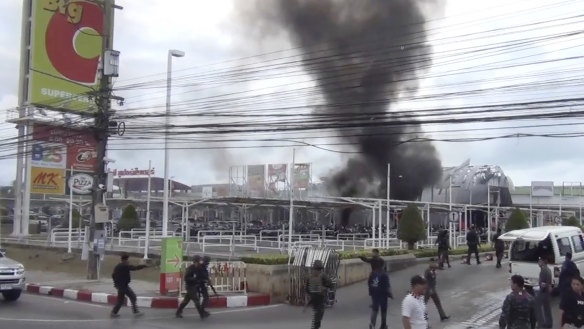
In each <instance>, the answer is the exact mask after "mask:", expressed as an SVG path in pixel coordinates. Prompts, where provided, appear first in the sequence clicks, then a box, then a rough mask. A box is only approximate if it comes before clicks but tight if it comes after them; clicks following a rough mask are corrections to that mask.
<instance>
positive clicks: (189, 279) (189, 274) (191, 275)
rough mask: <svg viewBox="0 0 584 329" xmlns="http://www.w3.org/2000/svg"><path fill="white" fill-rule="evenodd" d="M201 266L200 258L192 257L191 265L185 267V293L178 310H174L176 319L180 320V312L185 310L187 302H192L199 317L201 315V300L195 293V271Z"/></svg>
mask: <svg viewBox="0 0 584 329" xmlns="http://www.w3.org/2000/svg"><path fill="white" fill-rule="evenodd" d="M200 266H201V256H198V255H197V256H194V257H193V263H192V264H191V265H190V266H189V267H187V270H186V273H185V278H184V280H185V284H186V288H187V293H186V295H185V298H184V299H183V301H182V303H181V304H180V306H179V307H178V309H177V310H176V317H177V318H182V312H183V310H184V309H185V307H186V306H187V305H188V304H189V302H190V301H191V300H192V301H193V302H194V303H195V306H196V307H197V311H198V312H199V315H200V316H201V317H203V316H202V313H201V300H200V298H199V294H198V293H197V284H196V283H197V271H198V269H199V267H200Z"/></svg>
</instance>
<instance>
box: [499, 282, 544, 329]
mask: <svg viewBox="0 0 584 329" xmlns="http://www.w3.org/2000/svg"><path fill="white" fill-rule="evenodd" d="M524 285H525V281H524V280H523V277H522V276H521V275H513V276H512V277H511V290H512V291H511V293H510V294H509V295H507V297H506V298H505V301H504V302H503V308H502V312H501V317H500V318H499V327H500V328H507V329H535V325H536V322H537V320H536V315H535V300H534V299H533V297H532V296H531V295H530V294H529V293H527V291H525V288H524Z"/></svg>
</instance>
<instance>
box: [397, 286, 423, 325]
mask: <svg viewBox="0 0 584 329" xmlns="http://www.w3.org/2000/svg"><path fill="white" fill-rule="evenodd" d="M411 285H412V291H411V292H410V293H409V294H407V295H406V297H405V298H404V300H403V302H402V321H403V324H404V329H428V314H427V313H426V303H425V302H424V294H425V293H426V289H427V287H428V286H427V283H426V280H425V279H424V278H423V277H421V276H419V275H416V276H414V277H412V280H411Z"/></svg>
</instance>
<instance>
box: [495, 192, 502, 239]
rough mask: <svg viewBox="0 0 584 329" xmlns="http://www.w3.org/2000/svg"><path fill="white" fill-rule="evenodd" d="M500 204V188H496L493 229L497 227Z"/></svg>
mask: <svg viewBox="0 0 584 329" xmlns="http://www.w3.org/2000/svg"><path fill="white" fill-rule="evenodd" d="M500 206H501V190H497V208H496V210H495V230H498V229H499V207H500Z"/></svg>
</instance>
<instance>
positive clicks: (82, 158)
mask: <svg viewBox="0 0 584 329" xmlns="http://www.w3.org/2000/svg"><path fill="white" fill-rule="evenodd" d="M32 138H33V142H32V153H31V183H30V184H31V193H39V194H56V195H64V194H69V186H72V189H73V194H77V195H89V194H91V187H92V185H93V172H94V169H95V165H96V161H97V141H96V140H95V137H94V135H93V133H92V132H91V131H90V130H87V129H85V130H84V129H69V128H66V127H55V126H49V125H43V124H35V125H34V127H33V134H32ZM71 169H73V177H72V178H71ZM67 182H69V183H67Z"/></svg>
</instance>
